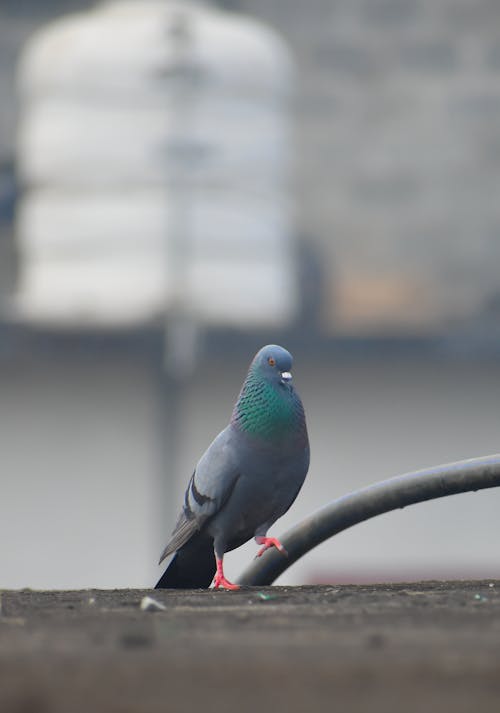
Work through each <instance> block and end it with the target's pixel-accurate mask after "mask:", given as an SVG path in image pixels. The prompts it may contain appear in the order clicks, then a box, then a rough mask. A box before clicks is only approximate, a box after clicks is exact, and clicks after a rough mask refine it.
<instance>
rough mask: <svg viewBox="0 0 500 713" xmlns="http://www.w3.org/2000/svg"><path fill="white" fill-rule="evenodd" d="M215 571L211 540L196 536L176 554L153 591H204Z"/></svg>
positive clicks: (199, 535)
mask: <svg viewBox="0 0 500 713" xmlns="http://www.w3.org/2000/svg"><path fill="white" fill-rule="evenodd" d="M215 569H216V567H215V557H214V546H213V540H212V538H211V537H206V536H203V535H201V534H197V535H195V536H194V537H192V538H191V539H190V540H189V541H188V542H186V544H185V545H183V546H182V547H181V548H180V549H179V550H178V551H177V552H176V554H175V555H174V557H173V559H172V561H171V562H170V564H169V565H168V567H167V569H166V570H165V572H164V573H163V575H162V577H161V578H160V580H159V581H158V583H157V584H156V586H155V589H206V588H207V587H209V586H210V584H211V582H212V579H213V578H214V575H215Z"/></svg>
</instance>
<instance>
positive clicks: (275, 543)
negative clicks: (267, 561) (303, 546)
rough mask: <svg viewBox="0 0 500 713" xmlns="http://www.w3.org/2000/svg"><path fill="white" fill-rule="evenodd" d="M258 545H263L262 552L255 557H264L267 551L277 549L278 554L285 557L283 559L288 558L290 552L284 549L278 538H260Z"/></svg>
mask: <svg viewBox="0 0 500 713" xmlns="http://www.w3.org/2000/svg"><path fill="white" fill-rule="evenodd" d="M257 544H259V545H262V547H261V548H260V550H259V551H258V552H257V554H256V555H255V557H256V558H257V557H262V555H263V554H264V552H265V551H266V550H269V549H270V548H271V547H276V549H277V550H278V552H279V553H280V554H282V555H283V557H288V552H287V551H286V549H285V548H284V547H283V545H282V544H281V542H280V541H279V540H278V538H277V537H261V538H259V540H258V542H257Z"/></svg>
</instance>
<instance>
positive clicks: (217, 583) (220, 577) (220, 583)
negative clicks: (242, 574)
mask: <svg viewBox="0 0 500 713" xmlns="http://www.w3.org/2000/svg"><path fill="white" fill-rule="evenodd" d="M215 561H216V562H217V572H216V574H215V577H214V588H215V589H219V587H222V588H223V589H232V590H234V589H239V588H240V585H239V584H233V583H232V582H230V581H229V580H228V579H226V578H225V577H224V570H223V568H222V560H219V559H217V558H215Z"/></svg>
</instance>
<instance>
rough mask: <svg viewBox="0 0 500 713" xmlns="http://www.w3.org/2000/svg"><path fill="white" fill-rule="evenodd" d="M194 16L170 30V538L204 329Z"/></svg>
mask: <svg viewBox="0 0 500 713" xmlns="http://www.w3.org/2000/svg"><path fill="white" fill-rule="evenodd" d="M190 20H191V21H192V15H190V14H189V13H188V12H186V11H184V10H183V9H182V8H179V10H178V12H177V13H176V14H175V15H174V16H173V17H172V19H171V20H170V22H169V25H168V27H167V28H166V34H167V42H169V43H170V48H171V50H172V60H171V63H172V64H171V66H172V68H173V69H171V70H170V71H169V72H168V74H167V77H166V79H167V81H168V82H169V85H170V86H169V91H170V96H171V103H170V104H169V106H168V107H167V111H168V112H169V120H170V127H171V128H170V131H169V133H170V134H171V139H170V140H169V141H168V144H167V151H166V155H165V162H166V167H165V169H166V173H167V196H166V200H167V202H168V211H167V215H168V224H167V226H166V231H167V232H166V235H165V275H166V278H165V289H166V295H165V322H164V332H163V349H162V355H161V368H160V370H159V383H158V390H159V403H160V428H161V457H162V458H161V460H162V471H163V472H162V473H161V475H160V477H161V482H160V486H159V489H158V495H159V497H158V504H157V508H158V515H157V522H158V523H159V526H160V528H161V535H162V537H163V539H166V538H167V537H168V535H169V534H170V530H171V529H172V528H173V526H174V517H175V515H176V512H177V510H178V506H179V503H177V502H175V495H176V488H175V483H176V482H177V481H178V478H179V477H180V476H179V472H178V471H179V443H180V437H181V435H182V430H181V424H182V401H183V385H184V383H185V381H186V379H187V378H188V377H189V376H190V375H191V374H192V372H193V370H194V368H195V364H196V359H197V352H198V332H199V330H198V326H197V324H196V321H195V319H194V316H193V314H192V312H191V310H190V305H189V299H188V295H187V291H188V271H189V261H190V260H191V259H192V255H191V253H192V248H191V243H192V241H191V235H190V230H191V229H190V210H191V199H192V186H191V185H190V180H189V179H190V176H189V173H190V163H191V162H192V161H193V160H195V157H193V156H192V153H193V147H192V146H191V145H190V136H189V127H190V121H191V117H192V112H193V101H194V92H195V89H196V86H195V82H196V76H195V69H196V68H195V67H194V65H193V52H192V34H191V33H192V30H191V27H190Z"/></svg>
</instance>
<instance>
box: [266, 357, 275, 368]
mask: <svg viewBox="0 0 500 713" xmlns="http://www.w3.org/2000/svg"><path fill="white" fill-rule="evenodd" d="M267 363H268V364H269V366H276V359H275V358H274V357H269V359H268V360H267Z"/></svg>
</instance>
